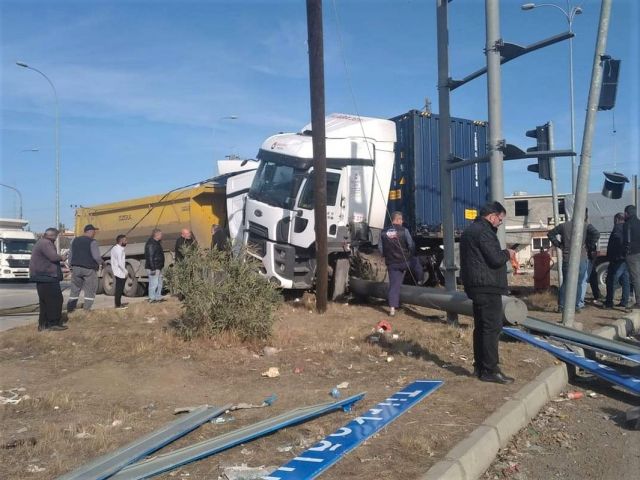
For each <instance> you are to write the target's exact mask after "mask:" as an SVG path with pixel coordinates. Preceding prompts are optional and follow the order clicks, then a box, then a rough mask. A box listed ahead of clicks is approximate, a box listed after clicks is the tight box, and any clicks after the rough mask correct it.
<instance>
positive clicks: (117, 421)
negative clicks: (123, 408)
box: [111, 420, 122, 427]
mask: <svg viewBox="0 0 640 480" xmlns="http://www.w3.org/2000/svg"><path fill="white" fill-rule="evenodd" d="M111 426H112V427H120V426H122V420H114V421H113V422H111Z"/></svg>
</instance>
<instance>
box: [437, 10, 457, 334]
mask: <svg viewBox="0 0 640 480" xmlns="http://www.w3.org/2000/svg"><path fill="white" fill-rule="evenodd" d="M447 4H448V0H438V1H437V5H436V12H437V23H438V28H437V30H438V113H439V115H440V120H439V123H440V124H439V126H438V152H439V158H438V161H439V163H440V208H441V211H442V235H443V245H444V260H443V261H444V285H445V288H446V289H447V291H448V292H454V291H455V290H456V269H457V268H456V264H455V252H454V248H455V238H454V224H453V192H452V190H453V189H452V187H451V184H452V183H451V170H450V169H449V168H447V167H448V165H449V161H450V157H451V110H450V105H449V99H450V87H449V28H448V22H449V20H448V11H447V8H448V7H447ZM447 322H448V323H449V324H450V325H456V324H457V323H458V315H457V314H455V313H451V312H447Z"/></svg>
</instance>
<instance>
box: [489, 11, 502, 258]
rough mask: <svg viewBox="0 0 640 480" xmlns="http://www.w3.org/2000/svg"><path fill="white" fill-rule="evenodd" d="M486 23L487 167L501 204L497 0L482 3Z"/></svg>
mask: <svg viewBox="0 0 640 480" xmlns="http://www.w3.org/2000/svg"><path fill="white" fill-rule="evenodd" d="M485 14H486V24H487V45H486V49H485V53H486V55H487V99H488V102H489V145H488V147H489V148H488V149H489V156H490V160H489V164H490V167H489V168H490V172H491V173H490V182H491V184H490V188H491V200H492V201H494V202H500V203H503V202H504V176H503V164H502V156H503V155H502V146H503V144H504V140H503V138H502V97H501V93H500V92H501V78H500V63H501V59H502V57H501V55H500V42H501V38H500V7H499V0H485ZM498 239H499V240H500V246H501V247H502V248H505V245H506V235H505V228H504V224H503V225H500V227H499V228H498Z"/></svg>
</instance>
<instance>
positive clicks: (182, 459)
mask: <svg viewBox="0 0 640 480" xmlns="http://www.w3.org/2000/svg"><path fill="white" fill-rule="evenodd" d="M363 397H364V393H360V394H358V395H353V396H351V397H349V398H345V399H344V400H340V401H338V402H328V403H321V404H319V405H313V406H310V407H302V408H296V409H294V410H290V411H289V412H285V413H283V414H281V415H278V416H276V417H273V418H268V419H266V420H262V421H261V422H258V423H254V424H252V425H247V426H246V427H243V428H240V429H238V430H233V431H231V432H228V433H225V434H223V435H219V436H217V437H214V438H211V439H209V440H204V441H202V442H199V443H196V444H194V445H190V446H188V447H184V448H180V449H178V450H175V451H173V452H169V453H166V454H164V455H159V456H157V457H154V458H150V459H149V460H145V461H142V462H139V463H135V464H133V465H129V466H128V467H126V468H124V469H122V470H120V472H118V473H116V474H115V475H114V476H113V477H110V480H124V479H126V480H139V479H143V478H150V477H153V476H155V475H158V474H160V473H163V472H168V471H170V470H173V469H174V468H177V467H179V466H181V465H185V464H187V463H191V462H195V461H197V460H200V459H203V458H206V457H209V456H211V455H213V454H215V453H218V452H221V451H223V450H227V449H229V448H231V447H235V446H236V445H240V444H241V443H246V442H249V441H251V440H254V439H256V438H259V437H262V436H264V435H268V434H270V433H273V432H275V431H277V430H280V429H282V428H286V427H288V426H291V425H296V424H298V423H302V422H305V421H307V420H311V419H312V418H316V417H319V416H321V415H324V414H325V413H329V412H332V411H335V410H340V409H343V410H347V411H348V410H350V409H351V406H352V405H353V404H354V403H355V402H357V401H359V400H361V399H362V398H363Z"/></svg>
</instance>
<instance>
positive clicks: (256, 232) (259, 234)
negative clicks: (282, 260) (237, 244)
mask: <svg viewBox="0 0 640 480" xmlns="http://www.w3.org/2000/svg"><path fill="white" fill-rule="evenodd" d="M268 236H269V230H268V229H267V227H263V226H262V225H258V224H257V223H253V222H249V241H248V245H247V246H248V247H249V250H250V251H251V252H252V253H254V254H255V255H259V256H261V257H264V256H265V255H266V254H267V238H268Z"/></svg>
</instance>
